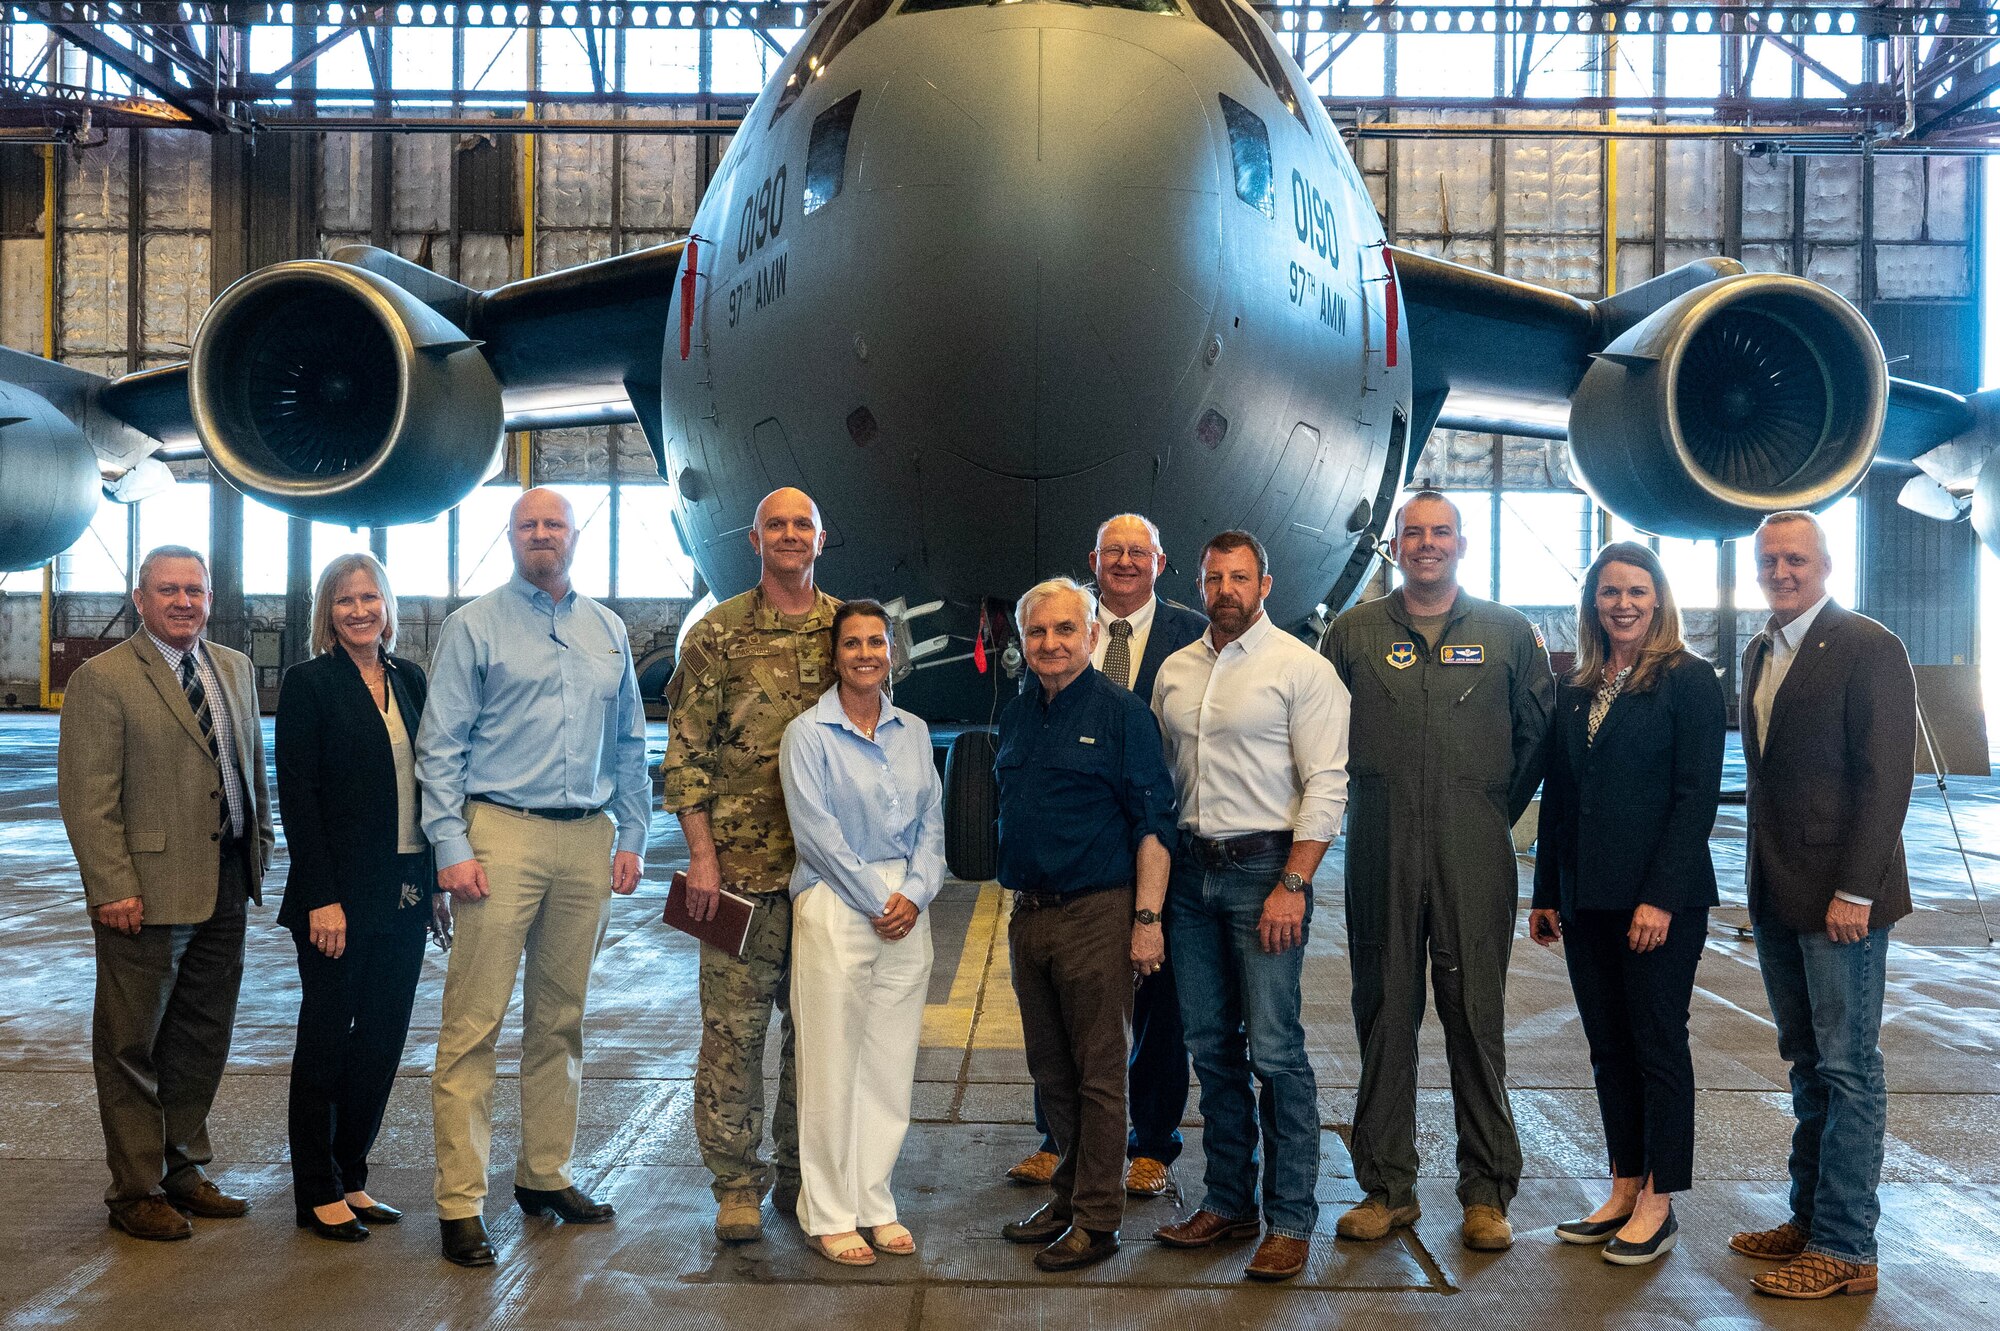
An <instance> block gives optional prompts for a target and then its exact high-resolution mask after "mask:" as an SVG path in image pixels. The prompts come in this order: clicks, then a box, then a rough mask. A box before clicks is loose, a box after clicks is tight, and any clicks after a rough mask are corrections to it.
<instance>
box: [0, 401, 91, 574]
mask: <svg viewBox="0 0 2000 1331" xmlns="http://www.w3.org/2000/svg"><path fill="white" fill-rule="evenodd" d="M97 501H98V473H97V454H96V452H95V450H93V449H92V448H91V446H90V441H89V440H88V439H86V438H85V437H84V434H83V431H82V430H81V429H80V428H78V427H77V425H76V423H75V422H74V421H72V420H70V418H69V417H67V416H65V415H64V414H63V413H62V412H60V411H58V410H56V409H55V407H54V406H52V405H50V403H49V402H48V401H47V400H46V399H45V398H43V397H41V396H40V395H38V394H35V393H31V392H29V391H28V390H27V389H25V388H22V387H21V386H20V385H18V384H9V383H0V573H13V572H18V571H19V570H22V569H30V568H33V567H35V566H36V565H37V564H41V563H43V562H45V561H47V560H50V559H53V558H55V557H56V556H57V555H59V554H61V553H62V552H63V551H65V550H67V549H69V548H70V546H72V545H74V544H76V539H77V538H78V537H79V536H81V535H83V533H84V530H85V528H87V527H89V526H90V519H91V516H92V515H93V514H95V513H96V512H97Z"/></svg>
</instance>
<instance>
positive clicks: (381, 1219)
mask: <svg viewBox="0 0 2000 1331" xmlns="http://www.w3.org/2000/svg"><path fill="white" fill-rule="evenodd" d="M347 1206H348V1209H349V1210H351V1211H353V1212H354V1214H355V1216H356V1218H357V1219H361V1220H365V1221H367V1222H368V1223H369V1224H371V1225H393V1224H395V1223H396V1222H397V1221H398V1220H401V1219H402V1218H403V1213H402V1212H401V1211H398V1210H397V1209H396V1208H395V1207H393V1206H384V1205H382V1203H380V1202H374V1203H372V1204H370V1205H368V1206H356V1205H355V1204H354V1203H353V1202H349V1203H348V1204H347Z"/></svg>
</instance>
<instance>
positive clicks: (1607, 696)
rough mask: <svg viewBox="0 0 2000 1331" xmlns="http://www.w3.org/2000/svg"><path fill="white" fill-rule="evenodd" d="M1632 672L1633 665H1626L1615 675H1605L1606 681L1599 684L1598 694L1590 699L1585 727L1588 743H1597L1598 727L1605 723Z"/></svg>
mask: <svg viewBox="0 0 2000 1331" xmlns="http://www.w3.org/2000/svg"><path fill="white" fill-rule="evenodd" d="M1631 673H1632V667H1631V666H1626V667H1625V668H1624V669H1623V670H1621V671H1619V672H1618V673H1617V674H1615V675H1607V676H1605V678H1604V682H1603V683H1602V684H1599V685H1598V686H1597V696H1596V697H1594V698H1592V699H1591V700H1590V719H1589V723H1588V725H1587V726H1586V727H1585V729H1584V742H1585V743H1586V744H1595V743H1597V728H1598V727H1599V726H1601V725H1603V724H1604V718H1605V716H1606V715H1607V714H1608V713H1609V712H1610V711H1611V704H1612V703H1614V702H1617V701H1618V693H1619V690H1621V689H1623V688H1624V687H1625V680H1626V677H1627V676H1629V675H1630V674H1631Z"/></svg>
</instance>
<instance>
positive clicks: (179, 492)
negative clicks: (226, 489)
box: [139, 481, 209, 559]
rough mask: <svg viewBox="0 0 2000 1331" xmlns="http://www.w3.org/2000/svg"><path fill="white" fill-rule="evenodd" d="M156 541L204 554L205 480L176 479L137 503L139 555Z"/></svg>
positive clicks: (206, 534) (204, 555)
mask: <svg viewBox="0 0 2000 1331" xmlns="http://www.w3.org/2000/svg"><path fill="white" fill-rule="evenodd" d="M158 545H184V546H186V547H188V548H189V549H190V550H199V551H201V555H202V558H204V559H206V558H208V553H209V551H208V482H206V481H180V482H177V483H176V484H175V485H174V488H173V489H171V490H162V491H161V492H160V493H158V494H156V495H154V496H153V497H152V498H150V499H144V500H141V501H140V503H139V557H140V558H142V559H143V558H145V555H146V552H147V551H148V550H151V549H152V548H153V547H154V546H158Z"/></svg>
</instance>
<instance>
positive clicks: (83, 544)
mask: <svg viewBox="0 0 2000 1331" xmlns="http://www.w3.org/2000/svg"><path fill="white" fill-rule="evenodd" d="M131 520H132V507H131V505H129V504H113V503H109V502H106V503H102V504H99V505H98V506H97V512H96V513H95V514H93V515H92V517H91V519H90V528H89V530H87V531H85V532H84V534H83V539H81V540H79V541H78V542H77V543H76V544H75V545H72V546H71V547H70V548H69V549H68V550H66V551H64V552H63V556H62V560H61V562H59V563H58V564H57V565H56V571H57V573H58V574H60V576H61V581H60V582H59V583H58V584H57V589H58V590H59V591H65V592H122V591H124V590H125V532H126V528H127V525H128V524H129V523H130V522H131ZM22 586H23V587H24V588H25V587H26V586H27V582H26V580H25V579H23V581H22Z"/></svg>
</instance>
